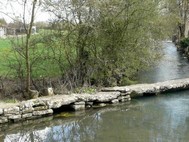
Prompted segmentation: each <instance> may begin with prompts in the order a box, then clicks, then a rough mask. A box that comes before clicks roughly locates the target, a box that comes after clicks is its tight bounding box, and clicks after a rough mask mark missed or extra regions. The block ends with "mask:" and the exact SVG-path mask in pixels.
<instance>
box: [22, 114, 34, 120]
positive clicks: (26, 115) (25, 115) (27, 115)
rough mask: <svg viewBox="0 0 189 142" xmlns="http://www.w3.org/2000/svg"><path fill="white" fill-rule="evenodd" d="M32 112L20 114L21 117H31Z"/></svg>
mask: <svg viewBox="0 0 189 142" xmlns="http://www.w3.org/2000/svg"><path fill="white" fill-rule="evenodd" d="M32 115H33V114H32V113H26V114H22V118H24V119H25V118H31V117H32Z"/></svg>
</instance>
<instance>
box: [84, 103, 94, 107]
mask: <svg viewBox="0 0 189 142" xmlns="http://www.w3.org/2000/svg"><path fill="white" fill-rule="evenodd" d="M85 104H86V105H91V106H92V105H93V102H86V103H85Z"/></svg>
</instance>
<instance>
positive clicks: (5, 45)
mask: <svg viewBox="0 0 189 142" xmlns="http://www.w3.org/2000/svg"><path fill="white" fill-rule="evenodd" d="M32 38H35V41H37V42H39V43H37V44H35V45H36V46H35V48H33V47H31V50H30V57H31V63H32V60H33V59H35V58H38V57H40V58H41V57H45V56H46V55H47V54H48V56H49V57H50V56H53V53H52V52H51V51H50V52H49V51H48V48H46V46H45V45H44V44H43V43H40V40H41V38H40V35H35V37H32ZM22 39H23V38H22ZM22 39H18V40H15V42H16V44H15V45H18V42H19V44H20V43H22ZM10 40H14V39H0V76H8V77H11V78H12V77H13V78H14V77H15V76H16V75H17V74H16V68H17V67H18V66H17V64H18V62H17V58H19V60H20V61H21V62H22V67H21V70H23V72H24V73H26V71H25V69H26V68H25V60H24V58H22V57H21V56H20V55H19V54H18V53H15V52H13V51H12V48H11V46H12V44H11V42H10ZM38 40H39V41H38ZM54 46H55V47H56V45H54ZM33 49H34V50H33ZM24 52H25V51H23V53H24ZM62 61H63V62H62V63H63V64H64V67H65V66H66V65H65V64H66V63H65V62H64V61H65V60H64V55H62ZM10 63H11V64H12V66H13V67H12V69H13V70H11V69H10V68H9V67H8V66H9V65H10ZM32 69H33V72H32V77H33V78H41V77H57V76H60V75H61V72H60V69H59V66H58V64H57V63H56V62H54V61H53V60H50V59H38V60H37V62H35V64H34V65H32Z"/></svg>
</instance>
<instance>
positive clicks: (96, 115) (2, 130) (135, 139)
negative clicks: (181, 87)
mask: <svg viewBox="0 0 189 142" xmlns="http://www.w3.org/2000/svg"><path fill="white" fill-rule="evenodd" d="M163 54H164V56H163V58H162V59H161V61H160V62H159V64H158V65H157V66H156V67H154V68H153V69H151V70H150V71H148V72H144V73H141V75H140V78H139V81H140V82H148V83H152V82H158V81H165V80H170V79H179V78H186V77H189V63H188V60H187V59H185V58H184V57H183V56H181V55H180V54H179V53H178V52H177V51H176V47H175V46H174V44H172V43H170V42H163ZM0 141H2V142H3V141H4V142H188V141H189V91H182V92H175V93H167V94H163V95H159V96H154V97H140V98H137V99H133V100H132V101H131V102H130V103H126V104H125V103H124V104H119V105H116V106H109V107H106V108H101V109H90V110H86V111H81V112H72V113H61V114H58V115H55V116H51V117H46V118H42V119H37V120H34V121H25V122H22V123H16V124H11V125H9V124H5V125H1V126H0Z"/></svg>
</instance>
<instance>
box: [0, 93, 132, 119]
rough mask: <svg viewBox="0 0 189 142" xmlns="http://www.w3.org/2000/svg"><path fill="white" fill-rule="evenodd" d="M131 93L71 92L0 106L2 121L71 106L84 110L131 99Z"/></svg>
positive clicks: (37, 116)
mask: <svg viewBox="0 0 189 142" xmlns="http://www.w3.org/2000/svg"><path fill="white" fill-rule="evenodd" d="M130 100H131V98H130V96H129V95H126V94H123V93H120V92H98V93H96V94H71V95H55V96H51V97H41V98H38V99H32V100H28V101H23V102H21V103H19V104H13V105H11V106H5V107H2V108H0V123H7V122H17V121H21V120H28V119H35V118H39V117H44V116H48V115H52V114H53V113H54V110H56V109H60V108H61V109H62V110H61V111H65V110H63V109H64V106H67V107H65V108H69V109H71V110H73V111H78V110H84V109H86V108H93V107H96V106H97V105H98V106H105V105H106V104H107V103H109V104H110V103H112V104H113V103H119V102H125V101H130Z"/></svg>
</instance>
